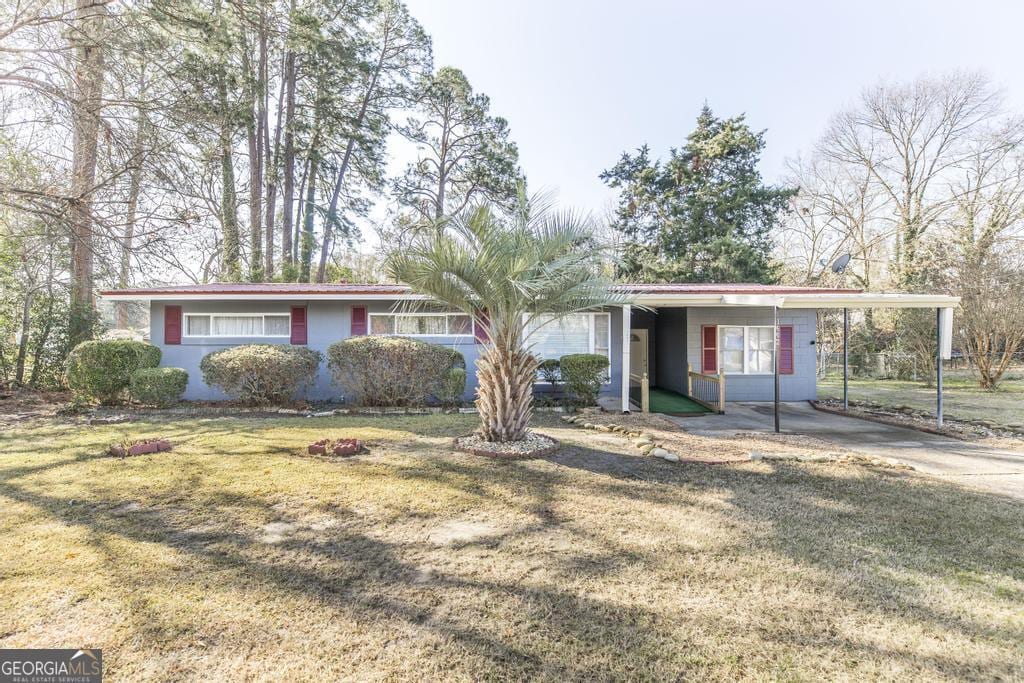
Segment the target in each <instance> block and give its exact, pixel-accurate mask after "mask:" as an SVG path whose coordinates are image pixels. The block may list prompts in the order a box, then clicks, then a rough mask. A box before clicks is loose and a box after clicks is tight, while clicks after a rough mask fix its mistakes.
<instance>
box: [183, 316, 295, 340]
mask: <svg viewBox="0 0 1024 683" xmlns="http://www.w3.org/2000/svg"><path fill="white" fill-rule="evenodd" d="M291 329H292V318H291V314H289V313H186V314H185V336H186V337H289V336H291Z"/></svg>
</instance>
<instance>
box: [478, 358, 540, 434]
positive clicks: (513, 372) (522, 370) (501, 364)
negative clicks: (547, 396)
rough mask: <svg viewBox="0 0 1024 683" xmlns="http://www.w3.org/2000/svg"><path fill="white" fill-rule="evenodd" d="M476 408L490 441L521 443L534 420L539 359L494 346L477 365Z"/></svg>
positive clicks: (482, 429) (482, 428) (484, 432)
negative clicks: (535, 383)
mask: <svg viewBox="0 0 1024 683" xmlns="http://www.w3.org/2000/svg"><path fill="white" fill-rule="evenodd" d="M476 367H477V380H478V381H479V388H478V389H477V399H476V407H477V409H478V410H479V411H480V435H481V436H482V437H483V438H484V439H486V440H487V441H497V442H506V441H521V440H522V439H525V438H526V431H527V428H528V427H529V425H530V418H531V417H532V416H533V381H534V378H535V377H536V375H537V359H536V358H535V357H534V356H533V355H532V354H530V353H527V352H526V351H524V350H523V349H521V348H520V349H510V348H506V347H504V346H503V345H499V344H495V345H494V346H491V347H489V348H488V349H487V350H486V351H485V352H484V353H483V355H482V356H481V357H480V359H479V360H478V361H477V364H476Z"/></svg>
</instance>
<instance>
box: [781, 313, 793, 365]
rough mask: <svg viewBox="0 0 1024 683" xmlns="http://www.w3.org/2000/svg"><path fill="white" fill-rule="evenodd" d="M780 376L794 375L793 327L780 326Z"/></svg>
mask: <svg viewBox="0 0 1024 683" xmlns="http://www.w3.org/2000/svg"><path fill="white" fill-rule="evenodd" d="M779 374H782V375H792V374H793V326H792V325H779Z"/></svg>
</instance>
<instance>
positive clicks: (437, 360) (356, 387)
mask: <svg viewBox="0 0 1024 683" xmlns="http://www.w3.org/2000/svg"><path fill="white" fill-rule="evenodd" d="M327 365H328V367H329V368H330V369H331V375H332V376H333V377H334V382H335V384H337V385H338V386H339V387H341V389H342V391H344V392H345V395H346V396H347V397H351V398H352V399H353V400H354V401H355V402H356V403H357V404H359V405H364V406H419V405H425V404H426V403H427V402H428V401H429V400H430V399H431V398H434V399H438V400H440V401H444V400H446V397H450V396H451V392H452V391H453V386H449V383H453V382H454V376H453V375H452V374H451V373H449V371H450V370H452V369H464V368H465V367H466V361H465V359H463V357H462V354H461V353H459V352H458V351H455V350H454V349H450V348H448V347H447V346H441V345H439V344H428V343H427V342H424V341H420V340H418V339H410V338H408V337H377V336H361V337H351V338H349V339H344V340H342V341H340V342H336V343H334V344H331V345H330V347H329V348H328V349H327ZM463 388H465V379H463ZM459 393H460V395H461V392H459Z"/></svg>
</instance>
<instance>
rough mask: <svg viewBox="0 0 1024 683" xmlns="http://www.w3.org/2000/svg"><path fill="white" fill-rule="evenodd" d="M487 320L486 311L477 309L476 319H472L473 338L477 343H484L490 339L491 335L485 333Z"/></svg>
mask: <svg viewBox="0 0 1024 683" xmlns="http://www.w3.org/2000/svg"><path fill="white" fill-rule="evenodd" d="M489 320H490V319H489V318H488V317H487V311H479V312H478V313H477V314H476V320H474V321H473V338H474V339H476V343H477V344H486V343H487V342H489V341H490V340H491V337H490V336H489V335H488V334H487V323H488V321H489Z"/></svg>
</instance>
